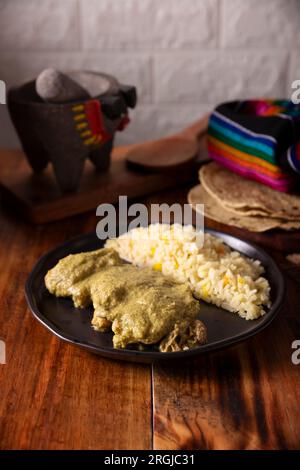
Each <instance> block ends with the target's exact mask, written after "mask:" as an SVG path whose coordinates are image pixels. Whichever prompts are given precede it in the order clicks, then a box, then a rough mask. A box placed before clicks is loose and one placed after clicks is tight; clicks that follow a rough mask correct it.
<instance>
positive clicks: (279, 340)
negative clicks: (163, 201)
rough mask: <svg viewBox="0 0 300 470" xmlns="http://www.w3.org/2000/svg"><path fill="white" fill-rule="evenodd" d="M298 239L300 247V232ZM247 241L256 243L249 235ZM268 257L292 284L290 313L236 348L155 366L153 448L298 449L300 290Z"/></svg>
mask: <svg viewBox="0 0 300 470" xmlns="http://www.w3.org/2000/svg"><path fill="white" fill-rule="evenodd" d="M206 225H208V226H210V227H211V228H215V229H222V228H223V226H222V225H221V224H217V223H215V222H212V221H209V220H207V221H206ZM226 231H227V232H229V233H232V232H231V231H230V229H229V228H228V227H227V230H226ZM245 232H248V231H245ZM294 236H295V238H296V237H297V239H298V246H300V233H299V232H297V233H296V232H295V233H294ZM254 237H255V241H256V242H260V241H265V237H264V235H263V234H261V236H260V237H259V236H258V234H255V235H254ZM243 238H247V239H249V240H251V234H250V232H248V233H247V237H243ZM278 248H280V249H281V250H282V248H283V247H282V246H280V247H279V246H278ZM285 248H286V251H287V252H288V251H289V248H290V247H289V246H288V244H286V246H285ZM267 251H268V252H269V253H270V254H271V255H272V256H273V258H274V259H275V260H276V261H277V263H278V264H279V266H281V269H282V271H283V274H284V277H285V280H286V300H285V306H284V309H283V310H282V311H281V312H280V313H279V315H278V317H277V318H276V319H275V321H274V322H273V323H272V324H271V325H270V326H269V327H268V328H267V329H266V330H264V331H263V332H261V333H260V334H259V335H257V336H255V337H254V338H252V339H250V340H248V341H247V342H244V343H242V344H240V345H238V346H235V347H232V348H229V349H227V350H223V351H220V352H216V353H213V354H210V355H206V356H203V357H199V358H197V359H195V360H192V361H183V362H182V363H180V364H176V365H174V366H171V367H169V366H165V365H155V366H153V383H152V388H153V407H154V412H153V413H154V431H153V432H154V439H153V443H154V449H156V450H159V449H170V450H171V449H172V450H174V449H191V450H196V449H233V450H234V449H299V447H300V427H299V419H300V410H299V401H300V365H299V366H297V365H294V364H293V363H292V361H291V355H292V353H293V349H292V348H291V345H292V342H293V341H294V340H295V339H300V297H299V285H298V284H297V282H296V281H295V280H293V278H292V277H291V276H290V271H289V267H287V263H286V260H285V256H284V255H283V254H282V253H280V252H279V251H276V250H274V243H273V249H270V248H269V249H268V250H267Z"/></svg>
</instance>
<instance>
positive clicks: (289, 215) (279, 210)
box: [199, 162, 300, 222]
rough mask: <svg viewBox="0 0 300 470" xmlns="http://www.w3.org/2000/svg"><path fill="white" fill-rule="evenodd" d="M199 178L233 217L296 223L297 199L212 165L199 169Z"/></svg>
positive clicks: (299, 216)
mask: <svg viewBox="0 0 300 470" xmlns="http://www.w3.org/2000/svg"><path fill="white" fill-rule="evenodd" d="M199 176H200V181H201V184H202V185H203V187H204V188H205V190H206V192H208V193H209V194H210V195H211V197H213V198H214V199H215V200H217V201H218V202H219V204H220V205H221V206H222V207H225V208H227V209H229V210H231V211H233V212H235V214H237V215H247V216H248V215H250V216H252V215H261V216H266V217H272V218H279V219H283V220H291V221H296V222H300V196H296V195H292V194H286V193H282V192H279V191H276V190H274V189H271V188H269V187H268V186H265V185H263V184H260V183H257V182H256V181H252V180H247V179H245V178H242V177H241V176H239V175H237V174H235V173H232V172H230V171H228V170H227V169H226V168H223V167H222V166H220V165H218V164H217V163H215V162H212V163H209V164H208V165H205V166H202V168H201V169H200V173H199Z"/></svg>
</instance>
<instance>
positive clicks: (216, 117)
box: [210, 111, 277, 149]
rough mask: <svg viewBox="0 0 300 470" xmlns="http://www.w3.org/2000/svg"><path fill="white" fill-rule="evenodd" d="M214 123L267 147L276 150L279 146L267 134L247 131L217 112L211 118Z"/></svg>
mask: <svg viewBox="0 0 300 470" xmlns="http://www.w3.org/2000/svg"><path fill="white" fill-rule="evenodd" d="M210 119H211V120H212V121H215V122H217V123H218V124H219V125H221V126H225V127H226V128H227V129H229V130H231V131H233V132H237V133H239V134H240V135H241V136H243V137H245V138H250V139H251V138H252V139H256V140H259V142H261V143H263V144H265V145H267V146H268V147H270V148H272V149H274V148H275V146H276V145H277V142H276V139H275V138H274V137H272V136H267V135H265V134H263V135H262V134H257V133H256V132H252V131H249V130H247V129H246V128H244V127H242V126H241V125H240V124H237V123H235V122H234V121H231V120H230V119H229V118H227V117H225V116H222V115H221V114H220V113H218V112H217V111H214V112H213V113H212V115H211V117H210Z"/></svg>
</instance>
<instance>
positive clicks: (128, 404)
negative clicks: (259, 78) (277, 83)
mask: <svg viewBox="0 0 300 470" xmlns="http://www.w3.org/2000/svg"><path fill="white" fill-rule="evenodd" d="M0 161H1V160H0ZM0 171H1V165H0ZM187 192H188V187H186V188H183V189H181V188H178V189H176V190H175V189H174V190H173V191H172V192H170V191H165V192H161V193H157V194H155V195H153V196H149V197H147V198H143V199H142V201H143V202H145V203H146V204H148V205H149V204H151V203H152V202H154V203H157V202H160V203H162V202H168V203H173V202H181V203H184V202H186V195H187ZM96 222H97V220H96V218H95V216H94V214H87V215H85V216H76V217H73V218H70V219H66V220H64V221H59V222H53V223H51V224H48V225H45V226H32V225H30V224H27V223H24V222H22V221H21V220H20V219H19V218H18V217H17V216H16V215H13V212H12V211H10V212H9V211H7V210H6V211H5V212H1V213H0V248H1V249H0V265H1V270H0V312H1V315H0V337H1V338H3V339H4V340H5V341H6V343H7V364H6V365H0V420H1V421H0V448H1V449H11V448H13V449H34V448H36V449H72V448H73V449H75V448H78V449H135V448H137V449H151V447H152V437H153V445H154V448H155V449H223V448H225V449H242V448H246V449H282V448H284V449H285V448H289V449H295V448H299V446H300V427H299V419H300V411H299V400H300V366H295V365H293V364H292V362H291V354H292V352H293V351H292V349H291V343H292V341H293V340H295V339H300V320H299V315H300V300H299V284H298V283H297V282H296V281H295V280H294V279H293V277H291V276H290V272H289V269H288V266H287V264H286V260H285V254H284V253H280V252H279V251H277V250H276V249H275V248H276V247H277V248H280V249H281V250H283V251H285V252H289V251H290V246H289V243H288V242H287V241H286V240H285V241H284V242H282V245H280V242H279V239H278V238H276V237H275V238H274V240H275V242H274V243H273V244H271V243H270V244H267V249H268V251H269V253H271V254H272V256H273V257H274V258H275V260H277V262H278V263H280V264H281V265H282V268H283V271H284V273H286V275H285V278H286V283H287V284H286V291H287V300H286V305H285V308H284V310H283V311H282V312H281V313H280V314H279V316H278V317H277V319H276V320H275V321H274V322H273V323H272V325H271V326H270V327H268V328H267V329H266V330H265V331H264V332H262V333H261V334H259V335H257V336H256V337H254V338H252V339H251V340H249V341H247V342H245V343H242V344H240V345H238V346H235V347H232V348H230V349H228V350H225V351H220V352H217V353H214V354H209V355H206V356H203V357H200V358H197V359H194V360H192V361H189V362H186V361H184V362H180V363H178V364H172V365H168V366H167V365H156V366H155V367H153V370H152V383H151V373H150V372H151V371H150V368H149V366H143V365H134V364H130V363H129V364H126V363H118V362H114V361H109V360H105V359H102V358H101V357H97V356H94V355H92V354H90V353H87V352H85V351H82V350H80V349H78V348H76V347H75V346H71V345H67V344H66V343H64V342H62V341H60V340H58V339H56V338H55V337H54V336H52V335H51V334H50V332H48V331H47V330H46V329H44V328H43V327H42V326H41V325H40V324H39V323H38V322H37V321H36V320H34V319H33V317H32V316H31V314H30V313H29V311H28V309H27V307H26V304H25V299H24V283H25V280H26V277H27V275H28V273H29V272H30V270H31V268H32V266H33V264H34V263H35V261H36V259H37V258H38V257H39V256H41V255H42V254H43V253H45V252H46V251H47V250H49V249H51V248H53V247H55V246H56V245H57V244H59V243H61V242H63V241H65V240H67V239H69V238H71V237H72V236H75V235H78V234H80V233H86V232H88V231H90V230H94V229H95V226H96ZM207 223H208V224H209V226H211V227H213V228H220V227H221V226H220V225H219V224H216V223H213V222H211V221H207ZM226 230H227V231H229V232H230V231H231V230H230V229H229V228H228V227H227V228H226ZM232 232H233V231H232ZM240 236H242V237H243V238H248V239H251V238H252V237H251V233H250V232H247V231H243V233H242V234H240ZM255 237H256V238H255V241H256V242H258V243H263V242H264V235H263V234H262V235H261V238H259V237H257V236H255ZM294 239H295V241H296V240H298V247H299V246H300V245H299V241H300V235H299V232H298V233H295V234H294ZM151 386H152V391H153V396H151ZM151 405H153V409H151ZM151 411H153V426H154V427H153V429H152V419H151V418H152V416H151ZM152 433H153V434H152Z"/></svg>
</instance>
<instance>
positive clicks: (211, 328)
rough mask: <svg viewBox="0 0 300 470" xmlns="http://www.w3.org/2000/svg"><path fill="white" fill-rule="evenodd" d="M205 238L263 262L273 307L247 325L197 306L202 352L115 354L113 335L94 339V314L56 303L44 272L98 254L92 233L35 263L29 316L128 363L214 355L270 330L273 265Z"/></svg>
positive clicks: (277, 302) (275, 289)
mask: <svg viewBox="0 0 300 470" xmlns="http://www.w3.org/2000/svg"><path fill="white" fill-rule="evenodd" d="M207 232H209V233H212V234H213V235H217V236H219V237H221V238H222V239H223V240H224V241H225V242H226V243H227V244H228V245H229V246H230V247H232V248H233V249H235V250H237V251H239V252H241V253H243V254H244V255H247V256H250V257H251V258H256V259H259V260H260V261H261V262H262V264H263V266H264V267H265V269H266V277H267V279H268V280H269V282H270V285H271V298H272V307H271V308H270V309H269V310H268V311H267V313H266V314H265V315H264V316H263V317H261V318H260V319H258V320H253V321H246V320H243V319H242V318H240V317H239V316H238V315H237V314H234V313H230V312H227V311H226V310H223V309H221V308H218V307H216V306H214V305H211V304H207V303H205V302H203V301H201V307H202V308H201V320H202V321H203V322H204V323H205V325H206V327H207V332H208V343H207V344H206V345H204V346H200V347H198V348H195V349H192V350H188V351H183V352H176V353H161V352H158V351H155V350H154V348H149V349H147V350H145V351H136V350H130V349H113V345H112V333H97V332H96V331H94V330H93V329H92V328H91V325H90V322H91V318H92V309H77V308H75V307H74V306H73V303H72V301H71V300H70V299H57V298H56V297H54V296H53V295H51V294H49V292H48V291H47V290H46V287H45V283H44V276H45V274H46V273H47V271H48V270H49V269H51V268H52V267H53V266H54V265H55V264H56V263H57V262H58V261H59V260H60V259H61V258H63V257H64V256H67V255H69V254H71V253H78V252H82V251H90V250H95V249H97V248H100V247H101V246H102V245H103V243H102V242H101V241H100V240H98V239H97V237H96V235H95V234H94V233H92V234H87V235H81V236H79V237H77V238H75V239H72V240H70V241H68V242H67V243H64V244H63V245H61V246H59V247H58V248H56V249H54V250H53V251H50V252H49V253H47V254H46V255H45V256H43V257H42V258H41V259H40V260H39V261H38V263H37V264H36V266H35V267H34V269H33V271H32V272H31V274H30V276H29V278H28V280H27V283H26V299H27V302H28V305H29V307H30V309H31V311H32V313H33V315H34V316H35V317H36V318H37V319H38V320H39V321H40V322H41V323H43V325H45V326H46V328H48V329H49V330H50V331H52V333H54V334H55V335H56V336H58V337H59V338H61V339H64V340H65V341H68V342H70V343H73V344H75V345H77V346H81V347H83V348H85V349H88V350H89V351H91V352H94V353H97V354H100V355H102V356H106V357H110V358H114V359H120V360H126V361H134V362H155V361H158V360H170V359H176V360H177V359H179V358H186V357H189V356H196V355H198V354H204V353H207V352H208V351H215V350H217V349H221V348H225V347H227V346H229V345H232V344H234V343H237V342H240V341H242V340H245V339H247V338H249V337H250V336H253V335H255V334H256V333H258V332H259V331H261V330H262V329H263V328H265V327H266V326H267V325H269V323H270V322H271V321H272V320H273V319H274V317H275V315H276V314H277V312H278V310H279V309H280V307H281V305H282V302H283V296H284V280H283V277H282V274H281V272H280V271H279V269H278V267H277V265H276V264H275V262H274V261H273V259H272V258H271V257H270V256H269V255H267V253H265V252H264V251H263V250H262V249H261V248H259V247H258V246H255V245H252V244H250V243H248V242H244V241H242V240H240V239H238V238H235V237H232V236H231V235H227V234H225V233H221V232H216V231H214V230H207Z"/></svg>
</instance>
